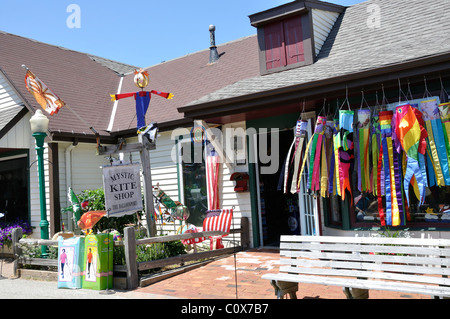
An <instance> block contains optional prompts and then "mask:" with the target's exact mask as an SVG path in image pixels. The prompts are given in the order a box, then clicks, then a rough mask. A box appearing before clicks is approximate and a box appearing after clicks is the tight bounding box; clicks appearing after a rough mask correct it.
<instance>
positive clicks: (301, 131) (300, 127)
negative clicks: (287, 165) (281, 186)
mask: <svg viewBox="0 0 450 319" xmlns="http://www.w3.org/2000/svg"><path fill="white" fill-rule="evenodd" d="M307 128H308V122H307V121H302V120H298V121H297V125H296V128H295V139H294V142H293V143H295V148H294V155H293V157H292V165H293V167H294V174H293V175H292V182H291V193H292V194H294V193H296V192H298V191H299V188H298V187H297V185H298V179H299V171H300V162H301V159H302V155H303V154H304V145H305V140H306V129H307ZM286 183H287V181H286ZM286 192H287V189H286Z"/></svg>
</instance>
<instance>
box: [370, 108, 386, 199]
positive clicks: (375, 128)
mask: <svg viewBox="0 0 450 319" xmlns="http://www.w3.org/2000/svg"><path fill="white" fill-rule="evenodd" d="M370 134H371V137H370V138H371V143H372V149H371V151H372V194H373V195H374V196H378V194H379V193H380V196H381V194H384V192H383V190H384V187H381V185H380V188H379V187H378V182H377V181H378V179H377V177H378V172H379V169H378V160H379V157H380V143H381V131H380V123H379V121H378V113H376V114H374V115H373V116H372V126H371V128H370ZM381 173H383V175H382V176H384V172H381ZM382 176H380V178H384V177H382Z"/></svg>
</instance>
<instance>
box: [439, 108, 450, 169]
mask: <svg viewBox="0 0 450 319" xmlns="http://www.w3.org/2000/svg"><path fill="white" fill-rule="evenodd" d="M439 110H440V113H441V120H442V130H443V131H444V139H445V146H446V149H447V159H448V162H449V163H450V102H447V103H441V104H439Z"/></svg>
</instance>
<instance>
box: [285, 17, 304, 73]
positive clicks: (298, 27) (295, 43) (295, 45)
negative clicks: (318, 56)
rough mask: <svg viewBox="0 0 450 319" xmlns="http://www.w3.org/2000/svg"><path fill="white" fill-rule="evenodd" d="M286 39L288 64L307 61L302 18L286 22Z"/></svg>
mask: <svg viewBox="0 0 450 319" xmlns="http://www.w3.org/2000/svg"><path fill="white" fill-rule="evenodd" d="M284 38H285V46H286V62H287V64H294V63H298V62H303V61H305V55H304V50H303V36H302V22H301V17H300V16H297V17H293V18H290V19H289V20H286V21H284Z"/></svg>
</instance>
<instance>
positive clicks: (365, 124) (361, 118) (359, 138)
mask: <svg viewBox="0 0 450 319" xmlns="http://www.w3.org/2000/svg"><path fill="white" fill-rule="evenodd" d="M370 113H371V111H370V109H360V110H359V111H358V113H357V119H358V122H357V125H356V129H357V131H356V143H355V151H356V154H355V155H356V159H357V160H356V163H355V165H357V167H358V170H357V172H358V189H359V191H360V192H368V191H370V188H371V187H370V170H369V145H370V143H369V138H370Z"/></svg>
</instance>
